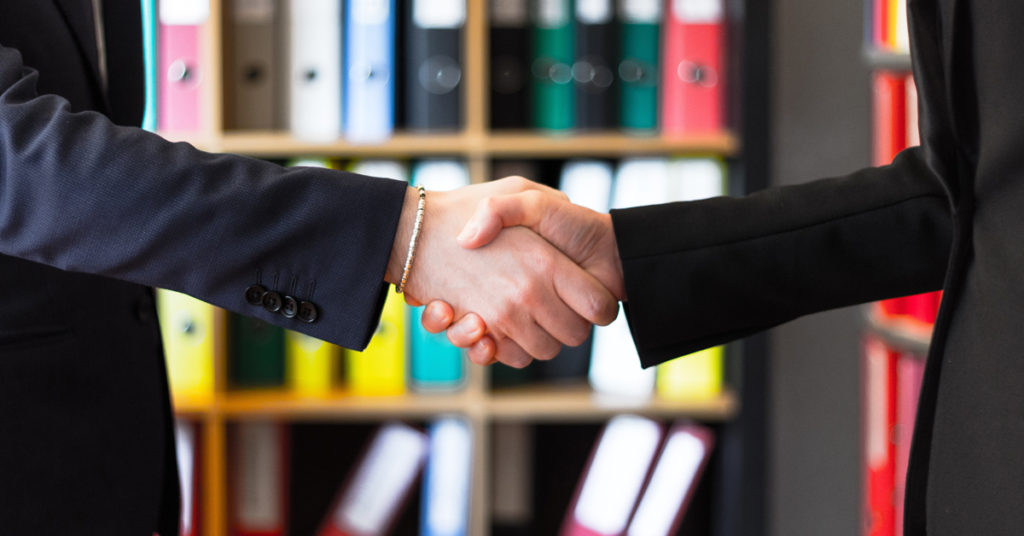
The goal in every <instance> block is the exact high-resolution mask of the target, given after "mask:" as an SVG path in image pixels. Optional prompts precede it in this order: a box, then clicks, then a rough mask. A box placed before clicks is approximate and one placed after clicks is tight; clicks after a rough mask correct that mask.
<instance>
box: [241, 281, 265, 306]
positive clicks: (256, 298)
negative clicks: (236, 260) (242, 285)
mask: <svg viewBox="0 0 1024 536" xmlns="http://www.w3.org/2000/svg"><path fill="white" fill-rule="evenodd" d="M266 293H267V289H266V287H264V286H263V285H252V286H250V287H249V288H247V289H245V301H247V302H248V303H249V305H262V304H263V295H264V294H266Z"/></svg>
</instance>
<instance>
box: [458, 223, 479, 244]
mask: <svg viewBox="0 0 1024 536" xmlns="http://www.w3.org/2000/svg"><path fill="white" fill-rule="evenodd" d="M478 230H479V229H478V228H477V226H476V225H475V224H473V223H470V224H467V225H466V226H465V227H463V228H462V232H461V233H459V238H458V241H459V242H468V241H470V240H472V239H473V238H476V233H477V231H478Z"/></svg>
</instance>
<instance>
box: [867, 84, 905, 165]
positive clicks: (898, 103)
mask: <svg viewBox="0 0 1024 536" xmlns="http://www.w3.org/2000/svg"><path fill="white" fill-rule="evenodd" d="M873 85H874V141H875V144H874V164H875V165H876V166H884V165H887V164H890V163H892V159H893V158H895V157H896V154H897V153H899V152H900V151H902V150H903V149H905V148H906V147H907V120H906V105H907V97H906V84H905V75H900V74H894V73H891V72H885V71H882V72H878V73H875V77H874V81H873Z"/></svg>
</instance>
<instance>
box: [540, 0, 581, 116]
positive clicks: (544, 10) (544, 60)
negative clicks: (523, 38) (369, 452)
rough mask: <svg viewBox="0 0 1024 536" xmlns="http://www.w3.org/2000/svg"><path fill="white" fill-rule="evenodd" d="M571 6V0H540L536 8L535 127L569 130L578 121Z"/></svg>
mask: <svg viewBox="0 0 1024 536" xmlns="http://www.w3.org/2000/svg"><path fill="white" fill-rule="evenodd" d="M571 8H572V0H538V2H537V5H536V10H535V11H534V28H533V63H532V64H531V66H530V70H531V72H532V78H533V121H532V124H533V126H534V127H536V128H540V129H547V130H566V129H570V128H573V126H574V124H575V121H574V117H575V112H574V109H575V97H574V88H573V84H572V63H573V56H574V55H573V45H574V40H573V31H572V10H571Z"/></svg>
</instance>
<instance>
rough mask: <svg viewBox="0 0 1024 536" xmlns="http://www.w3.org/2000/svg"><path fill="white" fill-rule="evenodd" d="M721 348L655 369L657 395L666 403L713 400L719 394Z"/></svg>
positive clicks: (701, 352)
mask: <svg viewBox="0 0 1024 536" xmlns="http://www.w3.org/2000/svg"><path fill="white" fill-rule="evenodd" d="M722 350H723V347H722V346H715V347H714V348H707V349H705V350H701V351H699V352H694V353H692V354H690V355H687V356H683V357H680V358H676V359H674V360H672V361H669V362H668V363H665V364H663V365H659V366H658V380H657V382H658V383H657V385H658V395H659V396H661V397H664V398H668V399H677V400H678V399H690V400H692V399H695V398H696V399H702V398H713V397H716V396H718V395H719V394H720V393H721V392H722V355H723V352H722Z"/></svg>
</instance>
